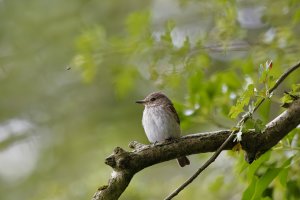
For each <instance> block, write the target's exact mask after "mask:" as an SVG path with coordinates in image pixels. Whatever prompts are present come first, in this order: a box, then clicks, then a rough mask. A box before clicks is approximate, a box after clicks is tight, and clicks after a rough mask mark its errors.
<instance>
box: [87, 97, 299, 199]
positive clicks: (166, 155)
mask: <svg viewBox="0 0 300 200" xmlns="http://www.w3.org/2000/svg"><path fill="white" fill-rule="evenodd" d="M299 124H300V99H298V100H296V101H294V103H292V104H291V106H290V107H289V108H288V109H287V110H286V111H284V112H283V113H281V114H280V115H279V116H278V117H276V118H275V119H274V120H272V121H271V122H269V123H268V124H267V125H266V127H265V129H264V130H263V131H262V132H255V131H254V130H248V131H245V132H243V135H242V141H241V142H240V143H241V145H242V148H243V149H244V150H245V151H246V155H247V156H246V160H247V161H248V162H252V161H253V160H254V159H257V158H258V157H259V156H260V155H261V154H263V153H264V152H266V151H267V150H269V149H270V148H272V147H273V146H274V145H276V144H277V143H278V142H279V141H280V140H281V139H282V138H283V137H284V136H286V135H287V134H288V133H289V132H290V131H291V130H293V129H294V128H296V127H297V126H298V125H299ZM230 133H231V130H221V131H214V132H205V133H196V134H191V135H187V136H183V137H181V138H180V139H178V140H174V141H168V142H164V143H158V144H155V145H143V144H140V143H137V142H132V143H131V144H130V147H131V148H134V150H133V151H132V152H128V151H125V150H123V149H122V148H120V147H116V148H115V150H114V152H113V154H112V155H110V156H109V157H107V158H106V160H105V163H106V164H107V165H109V166H111V167H112V168H113V172H112V174H111V177H110V180H109V183H108V185H105V186H102V187H100V188H99V189H98V191H97V192H96V193H95V195H94V196H93V200H102V199H105V200H115V199H118V198H119V197H120V195H121V194H122V193H123V192H124V190H125V189H126V187H127V186H128V184H129V183H130V181H131V179H132V177H133V176H134V174H136V173H137V172H139V171H141V170H142V169H144V168H146V167H149V166H151V165H154V164H157V163H161V162H165V161H168V160H172V159H175V158H178V157H180V156H187V155H191V154H199V153H207V152H214V151H216V150H217V149H218V148H219V147H220V145H222V144H223V142H224V141H225V140H226V139H227V138H228V136H229V135H230ZM235 145H236V142H233V141H232V142H230V143H229V144H228V145H227V146H226V147H225V148H224V150H231V149H232V148H233V147H234V146H235Z"/></svg>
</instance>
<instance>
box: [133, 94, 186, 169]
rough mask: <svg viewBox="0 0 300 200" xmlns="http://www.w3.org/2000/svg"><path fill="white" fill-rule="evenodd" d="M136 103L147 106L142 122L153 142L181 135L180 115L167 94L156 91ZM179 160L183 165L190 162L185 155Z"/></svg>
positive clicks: (149, 138)
mask: <svg viewBox="0 0 300 200" xmlns="http://www.w3.org/2000/svg"><path fill="white" fill-rule="evenodd" d="M136 103H140V104H143V105H144V106H145V109H144V112H143V119H142V123H143V127H144V130H145V132H146V135H147V138H148V140H149V141H150V142H151V143H155V142H162V141H165V140H170V139H174V138H179V137H180V133H181V131H180V121H179V117H178V114H177V112H176V110H175V108H174V106H173V103H172V102H171V100H170V99H169V98H168V97H167V96H166V95H164V94H163V93H161V92H154V93H151V94H149V95H148V96H147V97H146V98H145V99H144V100H139V101H136ZM177 161H178V163H179V165H180V166H181V167H184V166H185V165H189V164H190V161H189V160H188V158H187V157H185V156H183V157H179V158H177Z"/></svg>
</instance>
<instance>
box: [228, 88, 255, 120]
mask: <svg viewBox="0 0 300 200" xmlns="http://www.w3.org/2000/svg"><path fill="white" fill-rule="evenodd" d="M253 96H254V85H253V84H249V85H248V88H247V89H246V90H245V91H244V93H243V94H242V95H241V96H240V98H239V99H238V100H237V103H236V105H235V106H232V107H231V109H230V111H229V116H230V117H231V118H236V117H237V116H238V115H239V114H240V113H242V112H243V111H244V107H245V106H246V105H248V104H249V101H250V99H251V97H253Z"/></svg>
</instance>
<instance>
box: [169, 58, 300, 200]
mask: <svg viewBox="0 0 300 200" xmlns="http://www.w3.org/2000/svg"><path fill="white" fill-rule="evenodd" d="M299 67H300V62H298V63H297V64H296V65H294V66H293V67H291V68H289V69H288V70H287V71H286V72H285V73H283V74H282V75H281V76H280V77H279V79H277V81H276V83H275V85H274V86H273V87H272V88H271V89H270V90H269V93H270V94H271V93H272V92H273V91H274V90H275V89H276V88H277V87H278V86H279V85H280V84H281V83H282V81H283V80H284V79H286V77H287V76H288V75H289V74H290V73H292V72H293V71H294V70H296V69H297V68H299ZM264 100H265V98H263V99H262V100H261V101H260V102H259V103H258V104H257V105H256V106H255V108H254V110H253V112H255V111H256V110H257V109H258V107H259V106H260V105H261V104H262V103H263V102H264ZM249 118H250V113H249V112H248V113H247V114H246V115H244V116H243V117H242V119H241V120H240V121H239V122H238V123H237V127H239V126H240V125H241V124H243V123H245V122H246V121H247V120H248V119H249ZM235 132H236V130H234V131H232V132H231V133H230V135H229V136H228V138H227V139H226V140H225V142H224V143H223V144H222V145H221V146H220V147H219V148H218V150H217V151H216V152H215V153H214V154H213V155H212V156H211V157H210V158H209V159H208V160H207V161H206V162H205V163H204V164H203V165H202V166H201V167H200V168H199V169H198V170H197V171H196V172H195V173H194V174H193V175H192V176H191V177H190V178H189V179H188V180H186V181H185V182H184V183H183V184H182V185H181V186H180V187H178V188H177V189H176V190H174V191H173V192H172V193H171V194H170V195H169V196H167V197H166V198H165V200H171V199H173V197H175V196H177V195H178V194H179V192H180V191H182V190H183V189H184V188H185V187H186V186H188V185H189V184H190V183H192V182H193V180H194V179H196V178H197V177H198V176H199V174H201V172H202V171H204V170H205V169H206V168H207V167H208V166H209V165H210V164H211V163H213V162H214V161H215V160H216V158H217V157H218V156H219V155H220V153H221V152H222V151H223V149H224V147H225V146H226V145H227V144H228V143H229V142H230V141H231V140H233V138H234V134H235Z"/></svg>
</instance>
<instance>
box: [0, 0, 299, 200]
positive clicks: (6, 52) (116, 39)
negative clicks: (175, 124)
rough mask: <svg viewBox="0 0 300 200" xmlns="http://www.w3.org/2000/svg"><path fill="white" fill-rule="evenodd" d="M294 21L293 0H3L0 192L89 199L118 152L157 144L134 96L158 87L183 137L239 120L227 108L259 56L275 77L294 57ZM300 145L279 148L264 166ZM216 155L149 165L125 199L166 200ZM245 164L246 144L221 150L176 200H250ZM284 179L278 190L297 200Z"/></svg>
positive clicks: (255, 70) (268, 108)
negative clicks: (117, 149) (132, 145)
mask: <svg viewBox="0 0 300 200" xmlns="http://www.w3.org/2000/svg"><path fill="white" fill-rule="evenodd" d="M299 22H300V5H299V1H297V0H288V1H279V0H278V1H270V0H266V1H251V2H249V1H243V0H238V1H223V0H216V1H210V2H208V1H186V0H177V1H171V0H165V1H163V0H153V1H147V0H146V1H138V0H130V1H116V0H112V1H96V0H72V1H71V0H66V1H58V0H51V1H47V0H27V1H26V2H25V1H18V0H0V94H1V98H0V111H1V112H0V199H3V200H15V199H24V200H26V199H28V200H29V199H30V200H35V199H38V200H41V199H43V200H46V199H51V200H53V199H59V200H64V199H90V198H91V197H92V195H93V194H94V192H95V191H96V190H97V188H98V187H99V186H101V185H104V184H106V183H107V181H108V179H109V177H110V173H111V171H112V169H111V168H110V167H108V166H106V165H105V164H104V159H105V158H106V157H107V156H108V155H110V154H111V153H112V151H113V149H114V147H116V146H120V147H123V148H125V149H127V150H128V149H129V148H128V147H127V146H128V144H129V142H130V141H133V140H136V141H139V142H141V143H145V144H147V143H148V141H147V138H146V136H145V134H144V131H143V128H142V125H141V118H142V111H143V108H142V107H141V106H140V105H136V104H135V103H134V102H135V101H136V100H138V99H142V98H144V97H145V96H146V95H147V94H148V93H150V92H152V91H158V90H161V91H164V92H165V93H166V94H167V95H168V96H169V97H170V98H171V99H172V100H173V101H174V104H175V107H176V109H177V110H178V112H179V115H180V118H181V122H182V123H181V127H182V132H183V134H189V133H196V132H202V131H210V130H219V129H225V128H230V127H232V126H234V124H235V122H236V121H237V120H236V119H231V118H229V117H228V113H229V111H230V107H231V106H232V105H234V104H235V102H236V100H237V97H238V96H239V94H240V92H241V91H242V90H243V89H245V88H246V87H247V85H248V84H249V83H256V82H257V80H258V78H257V77H258V74H259V66H260V64H262V65H263V66H264V65H265V62H266V61H267V60H269V61H270V60H272V61H273V68H272V73H273V75H272V76H274V79H275V78H276V77H278V76H279V75H280V74H281V73H282V72H283V71H284V70H286V69H287V68H288V67H290V66H292V65H293V64H295V63H297V62H298V61H299V44H300V40H299V39H300V25H299ZM299 77H300V73H299V72H295V73H294V74H293V75H292V76H291V77H290V78H289V79H288V80H286V81H285V83H284V84H283V86H282V87H281V88H280V89H279V90H278V92H275V93H276V94H277V95H282V91H283V90H290V89H291V85H292V83H297V82H298V83H299ZM274 79H272V80H274ZM272 80H271V81H272ZM276 94H275V95H276ZM279 98H280V96H277V97H276V96H275V97H274V98H273V99H272V100H269V101H268V102H267V103H266V104H265V106H263V107H262V108H261V110H260V111H259V112H258V114H257V117H258V118H259V119H260V120H261V121H262V123H266V122H268V121H269V120H271V119H272V118H273V117H274V116H276V115H278V113H280V112H281V111H282V109H281V108H280V107H279V104H280V100H279ZM298 132H299V130H296V131H294V133H293V134H292V135H293V137H290V138H288V141H287V143H288V142H291V141H293V142H294V143H295V142H296V143H295V144H296V146H297V144H299V141H298V138H297V135H299V133H298ZM294 136H295V137H294ZM295 138H296V139H295ZM298 152H299V150H296V151H289V152H288V153H286V152H285V151H283V150H277V151H275V153H273V152H272V155H271V156H269V157H268V158H264V159H265V160H264V161H266V164H264V166H260V167H262V168H263V167H265V169H266V168H269V167H270V165H272V166H276V164H278V163H277V162H279V161H280V160H283V159H287V158H289V157H290V155H291V153H292V154H293V155H299V153H298ZM210 155H211V154H200V155H192V156H190V160H191V165H190V166H188V167H185V168H180V167H178V165H177V163H176V161H169V162H166V163H161V164H158V165H155V166H152V167H150V168H147V169H145V170H143V171H142V172H140V173H138V174H137V175H136V176H135V177H134V178H133V180H132V182H131V183H130V185H129V187H128V188H127V190H126V191H125V193H124V194H123V195H122V196H121V198H120V199H149V200H150V199H162V198H163V197H165V196H166V195H167V194H169V193H170V192H171V191H173V190H174V189H175V188H176V187H178V186H179V185H180V184H181V183H183V181H184V180H186V179H187V178H188V177H189V176H191V175H192V174H193V173H194V171H196V169H197V168H198V167H199V166H200V165H201V164H202V163H203V162H204V161H205V160H206V159H207V158H208V157H209V156H210ZM267 161H269V163H268V162H267ZM279 164H280V163H279ZM297 166H299V161H298V163H297V162H295V163H294V165H291V166H290V168H289V169H293V170H292V171H293V174H288V175H287V177H289V176H291V177H292V175H295V174H297V173H299V169H298V167H297ZM247 167H248V165H247V164H245V162H244V161H243V153H242V152H239V153H232V152H231V153H227V152H224V153H222V156H221V157H219V158H218V159H217V160H216V162H215V163H213V164H212V165H211V166H210V167H209V169H207V170H206V171H205V172H204V173H203V174H202V175H200V177H199V178H198V179H196V180H195V182H194V183H192V184H191V185H190V186H189V187H188V188H187V189H185V190H184V191H183V192H182V194H180V196H179V197H178V199H199V196H201V197H202V198H203V199H204V198H205V199H207V200H209V199H241V198H242V195H243V191H244V190H245V188H247V185H248V184H249V176H248V178H247V174H246V171H245V170H247V169H246V168H247ZM262 170H264V168H263V169H262ZM242 173H245V174H244V175H242ZM248 175H249V174H248ZM294 177H295V176H294ZM297 177H298V178H296V179H293V180H291V181H290V183H289V182H288V181H286V182H287V183H289V184H290V187H291V188H292V189H291V190H293V191H294V193H295V196H293V194H294V193H292V192H290V195H291V196H292V197H291V198H290V199H293V198H295V199H296V198H298V196H297V195H296V193H297V192H299V187H298V186H299V185H300V183H299V182H300V181H299V176H297ZM250 178H251V177H250ZM287 179H288V178H287ZM288 180H289V179H288ZM277 186H278V185H277ZM277 186H276V183H275V186H274V187H273V190H274V191H275V192H274V193H273V195H274V196H272V198H275V199H276V198H277V199H284V198H287V199H288V197H287V193H288V191H289V188H287V187H284V186H283V187H282V186H278V187H277ZM274 188H275V189H276V190H275V189H274ZM297 188H298V189H297ZM273 190H272V191H273ZM298 194H299V193H298ZM283 197H284V198H283Z"/></svg>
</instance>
